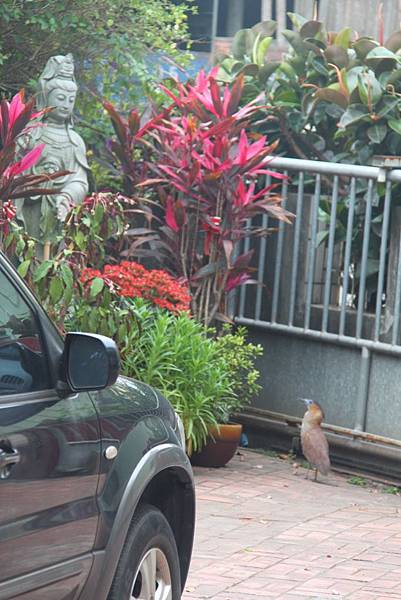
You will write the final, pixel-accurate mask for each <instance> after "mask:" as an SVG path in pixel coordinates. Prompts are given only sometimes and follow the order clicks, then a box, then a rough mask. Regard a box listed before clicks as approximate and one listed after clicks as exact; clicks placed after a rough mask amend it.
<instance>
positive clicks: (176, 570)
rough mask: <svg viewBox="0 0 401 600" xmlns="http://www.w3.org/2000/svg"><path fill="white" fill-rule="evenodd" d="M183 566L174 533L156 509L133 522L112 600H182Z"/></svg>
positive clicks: (145, 508)
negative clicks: (181, 575) (181, 567)
mask: <svg viewBox="0 0 401 600" xmlns="http://www.w3.org/2000/svg"><path fill="white" fill-rule="evenodd" d="M180 598H181V580H180V563H179V559H178V552H177V546H176V543H175V539H174V534H173V532H172V530H171V527H170V525H169V523H168V521H167V519H166V518H165V516H164V515H163V514H162V513H161V512H160V511H159V510H158V509H157V508H155V507H153V506H150V505H144V506H142V507H141V508H140V509H139V511H138V513H137V514H136V515H135V517H134V518H133V520H132V523H131V526H130V529H129V532H128V535H127V540H126V542H125V545H124V548H123V551H122V553H121V557H120V561H119V563H118V567H117V571H116V574H115V577H114V581H113V585H112V587H111V590H110V594H109V598H108V600H179V599H180Z"/></svg>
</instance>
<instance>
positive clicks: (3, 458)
mask: <svg viewBox="0 0 401 600" xmlns="http://www.w3.org/2000/svg"><path fill="white" fill-rule="evenodd" d="M19 462H21V454H20V453H19V452H18V450H14V449H13V450H10V451H8V452H6V451H5V450H3V449H2V448H0V479H7V477H8V476H9V474H10V470H11V467H13V466H14V465H17V464H18V463H19Z"/></svg>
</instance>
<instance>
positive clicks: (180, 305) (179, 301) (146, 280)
mask: <svg viewBox="0 0 401 600" xmlns="http://www.w3.org/2000/svg"><path fill="white" fill-rule="evenodd" d="M95 277H100V278H101V279H103V280H104V282H105V284H106V285H107V286H108V287H109V288H112V287H114V290H115V292H116V293H117V295H118V296H125V297H127V298H144V299H145V300H149V301H150V302H153V304H155V305H156V306H159V307H161V308H166V309H167V310H169V311H170V312H174V313H177V312H181V311H188V310H189V304H190V301H191V297H190V295H189V293H188V291H187V289H186V287H184V286H183V285H182V284H181V283H180V282H179V281H177V280H176V279H174V278H173V277H171V275H169V274H168V273H166V271H162V270H158V269H151V270H148V269H145V267H143V266H142V265H140V264H138V263H136V262H130V261H123V262H121V263H120V264H119V265H106V266H105V267H104V269H103V272H101V271H99V270H97V269H89V268H88V269H84V271H83V272H82V275H81V278H80V279H81V281H82V283H90V282H91V281H92V279H94V278H95Z"/></svg>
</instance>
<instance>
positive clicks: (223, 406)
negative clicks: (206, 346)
mask: <svg viewBox="0 0 401 600" xmlns="http://www.w3.org/2000/svg"><path fill="white" fill-rule="evenodd" d="M246 335H247V330H246V328H245V327H239V328H238V329H236V330H232V329H231V327H230V326H229V325H227V324H226V325H224V326H223V331H222V335H220V336H219V337H218V338H217V339H216V345H217V347H218V351H219V354H220V355H221V357H222V359H223V361H224V364H225V366H226V369H227V371H228V374H229V378H230V381H231V384H232V387H231V392H232V393H231V394H230V395H229V396H227V397H226V398H222V399H221V400H220V401H219V402H216V404H215V407H214V408H215V416H216V421H217V422H218V425H215V426H212V427H210V428H209V437H208V440H207V442H206V444H205V445H204V446H203V448H202V449H201V450H200V451H199V452H195V453H194V454H193V455H192V457H191V461H192V464H194V465H199V466H207V467H222V466H224V465H225V464H227V462H229V461H230V460H231V458H232V457H233V456H234V454H235V452H236V450H237V448H238V445H239V442H240V438H241V433H242V425H240V424H238V423H233V422H231V421H230V419H232V418H234V419H235V413H238V412H240V411H241V410H242V409H243V408H244V406H246V405H247V404H248V403H249V402H250V401H251V399H252V397H254V396H255V395H256V394H258V392H259V391H260V389H261V386H260V385H259V383H258V379H259V371H258V370H257V369H256V368H255V360H256V358H257V357H258V356H261V355H262V354H263V348H262V346H260V345H259V344H258V345H255V344H252V343H249V342H247V341H246Z"/></svg>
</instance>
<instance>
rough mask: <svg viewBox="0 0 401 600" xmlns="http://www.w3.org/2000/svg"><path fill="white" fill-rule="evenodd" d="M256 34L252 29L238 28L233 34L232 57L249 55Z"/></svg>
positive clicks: (238, 57)
mask: <svg viewBox="0 0 401 600" xmlns="http://www.w3.org/2000/svg"><path fill="white" fill-rule="evenodd" d="M255 38H256V34H255V33H254V32H253V31H252V29H240V31H237V33H236V34H235V36H234V39H233V44H232V51H233V56H234V58H237V59H242V58H244V56H251V55H252V49H253V45H254V43H255Z"/></svg>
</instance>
